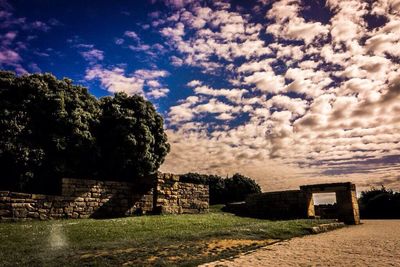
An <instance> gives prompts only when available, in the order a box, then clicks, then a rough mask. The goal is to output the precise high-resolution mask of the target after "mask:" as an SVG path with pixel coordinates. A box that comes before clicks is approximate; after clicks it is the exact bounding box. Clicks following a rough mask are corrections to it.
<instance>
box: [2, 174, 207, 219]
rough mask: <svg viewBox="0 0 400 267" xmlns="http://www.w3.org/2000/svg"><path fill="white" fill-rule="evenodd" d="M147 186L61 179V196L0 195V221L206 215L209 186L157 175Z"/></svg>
mask: <svg viewBox="0 0 400 267" xmlns="http://www.w3.org/2000/svg"><path fill="white" fill-rule="evenodd" d="M148 181H150V182H148V183H146V184H138V183H136V184H133V183H125V182H113V181H95V180H79V179H66V178H65V179H63V180H62V195H61V196H50V195H39V194H25V193H15V192H9V191H0V219H2V220H7V219H8V220H14V219H42V220H44V219H60V218H89V217H91V218H104V217H120V216H130V215H135V214H137V215H140V214H146V213H164V214H170V213H171V214H180V213H200V212H207V211H208V197H209V195H208V186H205V185H197V184H191V183H182V182H179V176H176V175H172V174H162V173H159V174H158V175H157V177H155V178H153V179H149V180H148Z"/></svg>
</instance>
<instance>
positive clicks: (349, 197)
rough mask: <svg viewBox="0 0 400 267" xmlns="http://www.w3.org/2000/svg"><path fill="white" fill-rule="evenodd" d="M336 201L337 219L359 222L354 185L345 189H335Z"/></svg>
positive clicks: (347, 222)
mask: <svg viewBox="0 0 400 267" xmlns="http://www.w3.org/2000/svg"><path fill="white" fill-rule="evenodd" d="M336 202H337V206H338V219H339V221H342V222H344V223H346V224H359V223H360V213H359V208H358V202H357V196H356V190H355V186H354V185H352V186H351V188H349V189H347V190H339V191H336Z"/></svg>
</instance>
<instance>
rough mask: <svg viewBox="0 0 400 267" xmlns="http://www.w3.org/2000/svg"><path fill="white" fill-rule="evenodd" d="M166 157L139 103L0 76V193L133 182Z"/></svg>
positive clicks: (59, 83) (38, 78)
mask: <svg viewBox="0 0 400 267" xmlns="http://www.w3.org/2000/svg"><path fill="white" fill-rule="evenodd" d="M168 151H169V144H168V143H167V136H166V134H165V132H164V129H163V120H162V117H161V116H160V115H159V114H157V112H156V110H155V109H154V107H153V105H152V104H151V103H150V102H148V101H146V100H144V99H143V98H142V97H140V96H127V95H126V94H123V93H119V94H116V95H115V96H114V97H105V98H102V99H100V100H99V99H97V98H95V97H94V96H92V95H91V94H89V93H88V91H87V89H86V88H84V87H82V86H78V85H73V84H72V81H71V80H69V79H66V78H64V79H62V80H58V79H56V78H55V77H54V76H53V75H51V74H33V75H24V76H16V75H15V74H14V73H12V72H4V71H0V169H1V171H2V175H1V176H0V189H6V190H15V191H30V192H43V193H58V190H59V188H60V187H59V182H60V180H61V178H62V177H74V178H86V179H93V178H104V179H115V180H132V178H133V177H137V176H145V175H147V174H151V173H154V172H155V171H156V170H157V169H158V167H159V166H160V165H161V163H162V162H163V160H164V158H165V156H166V154H167V153H168Z"/></svg>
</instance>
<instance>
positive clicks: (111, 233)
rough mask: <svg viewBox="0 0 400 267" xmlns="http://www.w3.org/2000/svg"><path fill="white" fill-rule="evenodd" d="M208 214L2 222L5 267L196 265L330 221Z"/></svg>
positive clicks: (216, 210)
mask: <svg viewBox="0 0 400 267" xmlns="http://www.w3.org/2000/svg"><path fill="white" fill-rule="evenodd" d="M220 208H221V207H220V206H217V207H212V208H211V209H210V210H211V212H210V213H208V214H197V215H166V216H142V217H129V218H121V219H107V220H93V219H80V220H61V221H26V222H17V223H10V222H8V223H0V266H108V265H110V266H132V265H134V266H148V265H152V266H195V265H197V264H201V263H204V262H208V261H213V260H217V259H221V258H227V257H231V256H235V255H237V254H238V253H240V252H246V251H249V250H253V249H255V248H258V247H261V246H265V245H268V244H271V243H273V242H277V241H279V240H281V239H288V238H291V237H294V236H301V235H305V234H309V230H308V229H309V228H310V227H312V226H316V225H319V224H322V223H326V222H327V221H326V220H293V221H268V220H259V219H252V218H242V217H237V216H234V215H232V214H229V213H224V212H221V211H220Z"/></svg>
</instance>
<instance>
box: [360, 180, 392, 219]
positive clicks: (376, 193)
mask: <svg viewBox="0 0 400 267" xmlns="http://www.w3.org/2000/svg"><path fill="white" fill-rule="evenodd" d="M359 206H360V215H361V217H362V218H369V219H394V218H400V193H398V192H394V191H393V190H388V189H386V188H385V187H384V186H382V187H381V188H380V189H376V188H372V189H371V190H368V191H363V192H361V197H360V199H359Z"/></svg>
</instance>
